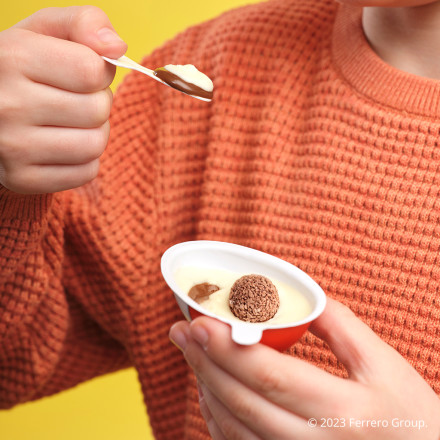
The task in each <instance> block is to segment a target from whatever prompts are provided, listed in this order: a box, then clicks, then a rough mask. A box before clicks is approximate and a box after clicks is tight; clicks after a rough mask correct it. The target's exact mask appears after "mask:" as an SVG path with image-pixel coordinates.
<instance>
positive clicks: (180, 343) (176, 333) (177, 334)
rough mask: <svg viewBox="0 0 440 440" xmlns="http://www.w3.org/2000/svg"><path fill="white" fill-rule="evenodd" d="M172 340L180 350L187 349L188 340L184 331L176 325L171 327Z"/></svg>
mask: <svg viewBox="0 0 440 440" xmlns="http://www.w3.org/2000/svg"><path fill="white" fill-rule="evenodd" d="M170 340H171V342H172V343H173V344H174V345H175V346H176V347H177V348H178V349H179V350H181V351H185V348H186V344H187V342H188V341H187V339H186V335H185V333H183V331H181V330H178V329H176V328H174V326H173V327H171V330H170Z"/></svg>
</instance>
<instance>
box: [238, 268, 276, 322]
mask: <svg viewBox="0 0 440 440" xmlns="http://www.w3.org/2000/svg"><path fill="white" fill-rule="evenodd" d="M279 306H280V298H279V296H278V291H277V288H276V287H275V286H274V284H273V283H272V281H270V280H269V279H268V278H266V277H264V276H262V275H244V276H242V277H241V278H239V279H238V280H237V281H236V282H235V283H234V285H233V286H232V288H231V292H230V294H229V308H230V309H231V311H232V313H233V314H234V315H235V316H236V317H237V318H239V319H241V320H242V321H247V322H264V321H267V320H268V319H270V318H273V316H274V315H275V313H276V312H277V311H278V308H279Z"/></svg>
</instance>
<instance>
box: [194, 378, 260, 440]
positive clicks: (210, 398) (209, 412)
mask: <svg viewBox="0 0 440 440" xmlns="http://www.w3.org/2000/svg"><path fill="white" fill-rule="evenodd" d="M199 387H200V390H201V391H202V395H201V397H200V401H199V403H200V412H201V413H202V415H203V417H204V419H205V421H206V425H207V426H208V430H209V433H210V434H211V436H212V438H213V440H226V439H228V438H242V439H246V440H260V438H259V437H257V435H256V434H255V433H254V432H252V431H251V430H250V429H249V428H248V427H247V426H245V425H244V424H243V423H242V422H240V420H238V419H237V418H236V417H235V416H234V415H233V414H232V413H231V412H230V411H229V409H228V408H227V407H226V406H225V405H223V403H221V402H220V400H218V399H217V398H216V397H215V396H214V394H213V393H212V392H211V391H210V390H209V388H207V387H206V386H205V385H203V384H201V383H199Z"/></svg>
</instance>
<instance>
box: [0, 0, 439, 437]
mask: <svg viewBox="0 0 440 440" xmlns="http://www.w3.org/2000/svg"><path fill="white" fill-rule="evenodd" d="M360 20H361V10H360V9H358V8H355V7H347V6H345V7H342V6H338V4H337V3H336V2H334V1H332V0H315V1H302V0H273V1H270V2H268V3H259V4H257V5H251V6H247V7H244V8H242V9H240V10H238V11H237V10H235V11H231V12H228V13H226V14H224V15H222V16H220V17H219V18H216V19H214V20H212V21H210V22H207V23H204V24H201V25H199V26H196V27H193V28H191V29H189V30H187V31H185V32H184V33H182V34H181V35H179V36H177V37H176V38H175V39H174V40H173V41H170V42H168V43H166V44H165V45H164V46H163V47H162V48H160V49H159V50H157V51H155V52H154V53H153V54H152V55H151V56H149V57H148V58H146V59H145V60H144V63H145V65H147V66H150V67H151V66H153V67H154V66H162V65H164V64H167V63H173V64H185V63H188V62H190V63H193V64H195V65H196V66H197V67H198V68H199V69H200V70H201V71H203V72H205V73H206V74H208V76H210V77H211V78H212V79H213V81H214V84H215V90H214V99H213V101H212V103H211V104H209V103H205V102H201V101H198V100H195V99H192V98H189V97H187V96H185V95H183V94H181V93H179V92H176V91H174V90H173V89H171V88H168V87H164V86H162V85H159V84H156V83H155V82H154V81H151V79H149V78H147V77H145V76H143V75H141V74H138V73H133V74H130V75H129V77H128V79H127V80H126V81H125V82H124V84H123V85H122V86H121V87H120V89H119V91H118V94H117V97H116V99H115V101H114V108H113V112H112V116H111V125H112V134H111V139H110V143H109V146H108V148H107V150H106V153H105V154H104V156H103V158H102V166H101V174H100V176H99V178H97V179H96V180H95V181H93V182H92V183H90V184H89V185H87V186H85V187H82V188H79V189H76V190H72V191H67V192H63V193H59V194H53V195H43V196H41V195H38V196H20V195H17V194H13V193H11V192H9V191H7V190H6V189H4V188H2V189H0V213H1V217H0V218H1V221H0V267H1V273H0V292H1V295H0V406H1V407H2V408H7V407H10V406H13V405H15V404H18V403H20V402H24V401H28V400H32V399H37V398H40V397H42V396H46V395H49V394H52V393H55V392H58V391H60V390H63V389H66V388H69V387H72V386H74V385H75V384H77V383H79V382H82V381H85V380H88V379H90V378H93V377H95V376H97V375H100V374H103V373H106V372H110V371H115V370H118V369H120V368H123V367H126V366H129V365H134V367H135V368H136V369H137V371H138V374H139V379H140V382H141V384H142V390H143V393H144V396H145V402H146V404H147V407H148V411H149V416H150V420H151V424H152V427H153V430H154V433H155V435H156V437H157V439H158V440H165V439H170V440H176V439H192V440H199V439H200V440H202V439H207V438H209V436H208V435H207V431H206V428H205V427H204V422H203V420H202V418H201V416H200V414H199V409H198V397H197V391H196V388H195V381H194V378H193V376H192V374H191V373H190V372H189V369H188V367H187V366H186V364H185V362H184V360H183V358H182V356H181V354H180V352H179V351H178V350H177V349H176V348H175V347H174V346H173V345H172V344H171V343H170V342H169V339H168V330H169V327H170V326H171V325H172V323H174V322H175V321H176V320H179V319H181V318H182V316H181V314H180V312H179V310H178V308H177V305H176V304H175V301H174V299H173V296H172V294H171V292H170V290H169V289H168V288H167V287H166V285H165V283H164V281H163V279H162V277H161V273H160V267H159V265H160V257H161V255H162V253H163V252H164V251H165V250H166V249H167V248H168V247H169V246H171V245H173V244H175V243H178V242H182V241H186V240H195V239H209V240H220V241H227V242H233V243H238V244H242V245H245V246H249V247H253V248H256V249H259V250H262V251H265V252H268V253H270V254H273V255H275V256H277V257H280V258H282V259H284V260H287V261H289V262H291V263H293V264H295V265H296V266H298V267H300V268H301V269H302V270H304V271H305V272H307V273H308V274H309V275H311V276H312V278H314V279H315V280H316V281H317V282H318V283H319V284H320V285H321V286H322V287H323V289H324V290H325V292H326V293H327V295H328V296H330V297H332V298H335V299H337V300H338V301H341V302H342V303H344V304H346V305H348V306H349V307H350V308H351V309H352V310H353V311H354V312H355V313H356V314H357V316H358V317H359V318H360V319H362V320H363V321H364V322H366V323H367V324H368V325H369V326H371V327H372V328H373V329H374V331H375V332H376V333H377V334H379V335H380V337H381V338H383V340H385V341H386V342H387V343H389V344H390V345H391V346H392V347H394V348H395V349H396V350H398V351H399V352H400V353H401V354H402V355H403V356H404V357H405V358H406V359H407V360H408V361H409V362H410V363H411V364H412V365H413V366H414V367H415V368H416V369H417V371H418V372H419V373H420V374H421V375H422V376H423V377H424V379H425V380H426V381H427V382H428V383H429V384H430V385H431V386H432V387H433V389H434V390H435V391H436V392H437V393H439V392H440V375H439V363H440V334H439V325H438V323H439V315H440V297H439V294H438V293H439V287H440V197H439V191H440V148H439V145H438V142H439V131H440V120H439V118H438V115H439V114H440V113H439V110H440V108H439V107H440V85H439V82H437V81H433V80H427V79H422V78H419V77H416V76H414V75H410V74H406V73H404V72H400V71H397V70H396V69H393V68H391V67H389V66H387V65H386V64H384V63H383V62H382V61H381V60H380V59H379V58H378V57H377V56H376V55H375V54H374V53H373V52H372V50H371V49H370V47H369V46H368V44H367V42H366V40H365V38H364V35H363V33H362V29H361V21H360ZM289 353H290V354H292V355H294V356H297V357H299V358H303V359H305V360H307V361H309V362H312V363H314V364H316V365H318V366H319V367H321V368H324V369H325V370H327V371H329V372H331V373H334V374H338V375H344V374H345V371H344V368H343V366H342V365H340V364H339V363H338V362H337V360H336V358H335V357H334V355H333V354H332V353H331V352H330V351H329V350H328V348H327V347H326V346H325V344H324V343H322V342H321V341H319V340H318V339H317V338H315V337H313V336H311V335H310V334H306V335H305V336H304V337H303V338H302V339H301V341H300V342H299V343H297V344H296V345H295V346H294V347H292V348H291V349H290V350H289Z"/></svg>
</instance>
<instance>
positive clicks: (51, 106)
mask: <svg viewBox="0 0 440 440" xmlns="http://www.w3.org/2000/svg"><path fill="white" fill-rule="evenodd" d="M32 91H33V93H34V96H36V95H38V96H39V98H38V100H39V103H40V104H39V105H40V111H39V112H32V111H31V110H30V109H29V111H26V104H24V105H23V108H24V109H25V113H24V114H27V115H28V120H27V121H26V122H27V123H28V124H31V125H34V126H44V125H50V126H55V127H74V128H95V127H99V126H101V125H102V124H103V123H104V122H105V121H107V120H108V118H109V116H110V110H111V106H112V100H113V95H112V92H111V90H110V89H105V90H101V91H99V92H95V93H87V94H85V93H70V92H65V91H63V90H59V89H56V88H53V87H46V86H43V85H41V84H39V85H36V86H34V87H33V89H32ZM30 105H32V104H30Z"/></svg>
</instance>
